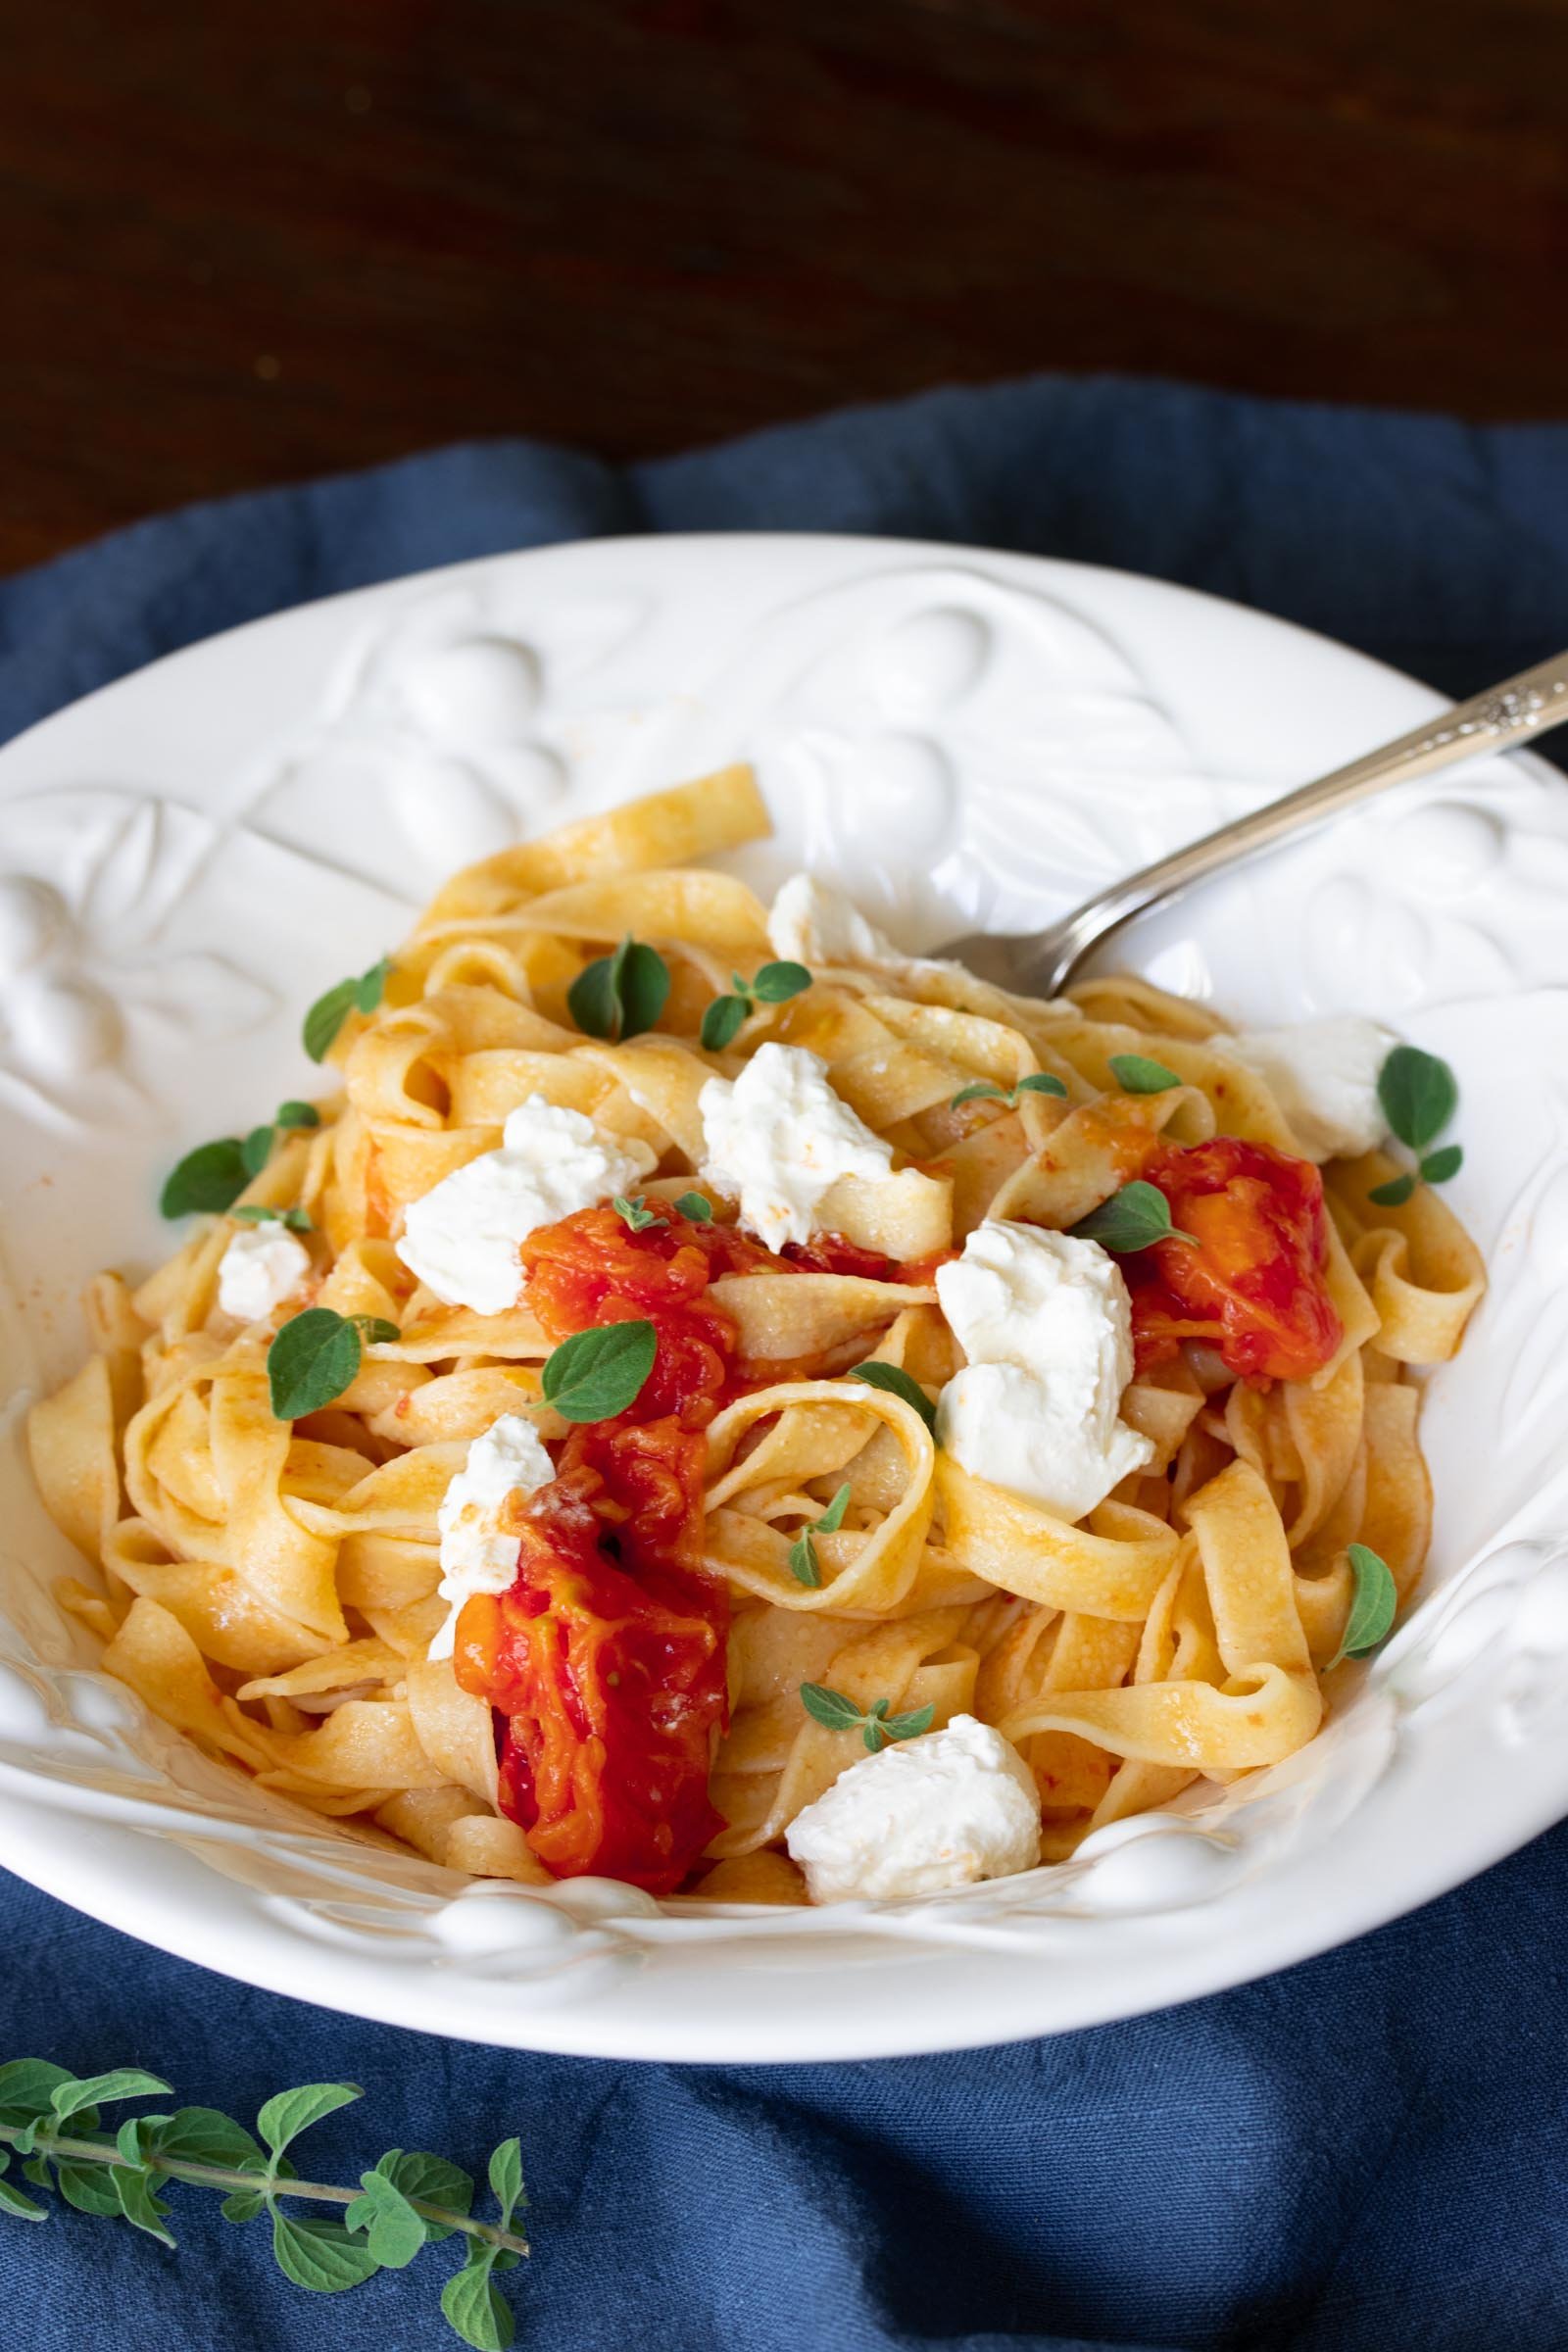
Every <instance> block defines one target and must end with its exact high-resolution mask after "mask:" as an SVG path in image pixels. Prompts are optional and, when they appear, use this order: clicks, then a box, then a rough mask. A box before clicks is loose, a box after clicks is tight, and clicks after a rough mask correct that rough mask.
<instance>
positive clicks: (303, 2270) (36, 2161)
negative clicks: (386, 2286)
mask: <svg viewBox="0 0 1568 2352" xmlns="http://www.w3.org/2000/svg"><path fill="white" fill-rule="evenodd" d="M169 2088H170V2086H169V2084H168V2083H167V2082H163V2081H161V2080H160V2078H159V2077H158V2076H156V2075H149V2074H144V2073H143V2072H142V2071H141V2069H140V2068H139V2067H120V2068H117V2069H115V2070H114V2072H112V2073H110V2074H103V2075H89V2076H86V2077H78V2076H75V2075H72V2074H70V2073H68V2072H67V2070H66V2069H65V2068H64V2067H63V2066H56V2065H54V2064H53V2063H52V2062H51V2061H50V2060H49V2059H46V2058H17V2059H13V2060H12V2061H11V2062H10V2064H9V2065H5V2066H0V2213H8V2214H11V2215H12V2216H13V2217H14V2218H16V2219H17V2220H19V2221H26V2222H44V2221H47V2220H48V2219H49V2218H50V2208H49V2207H48V2206H46V2205H43V2204H40V2203H39V2202H38V2200H37V2198H35V2197H30V2196H28V2195H27V2194H26V2193H25V2191H24V2190H23V2189H21V2188H19V2187H18V2186H17V2185H16V2183H15V2181H14V2180H10V2179H9V2178H7V2177H6V2176H7V2175H8V2173H9V2169H10V2166H11V2163H12V2158H13V2155H20V2156H22V2157H23V2158H24V2159H25V2165H24V2171H25V2178H26V2179H27V2180H28V2181H29V2183H30V2184H31V2185H32V2186H33V2187H34V2188H37V2189H40V2190H42V2191H44V2192H45V2193H48V2192H52V2191H58V2193H59V2194H60V2195H61V2196H62V2197H63V2198H64V2199H65V2200H66V2202H67V2204H68V2205H72V2206H74V2208H75V2209H76V2211H77V2212H78V2213H86V2214H94V2215H98V2216H100V2217H102V2218H104V2219H121V2220H124V2221H127V2222H129V2223H130V2225H131V2227H132V2228H133V2229H140V2230H144V2231H145V2232H146V2234H147V2235H148V2236H150V2237H156V2238H157V2239H158V2241H159V2243H160V2244H161V2245H165V2246H171V2247H172V2246H173V2244H174V2242H175V2241H174V2237H173V2233H172V2231H171V2229H169V2228H168V2217H169V2213H170V2210H171V2209H170V2206H169V2205H168V2203H167V2202H166V2201H165V2199H164V2198H163V2197H162V2196H161V2195H160V2194H159V2193H158V2192H159V2191H160V2190H161V2189H164V2188H168V2187H170V2186H171V2185H172V2184H175V2183H177V2184H179V2185H181V2186H184V2187H189V2188H202V2189H207V2190H210V2191H213V2192H214V2193H216V2194H218V2195H220V2196H221V2197H222V2200H223V2203H222V2206H221V2212H222V2216H223V2219H224V2221H226V2222H233V2223H236V2224H241V2223H245V2222H249V2221H254V2220H255V2219H257V2217H258V2216H260V2215H263V2214H265V2215H267V2216H268V2218H269V2219H270V2223H271V2229H272V2256H273V2259H274V2261H275V2262H276V2264H277V2266H278V2269H279V2270H280V2271H281V2272H282V2273H283V2275H284V2277H285V2278H289V2279H292V2281H293V2283H294V2284H295V2285H296V2286H302V2287H306V2288H308V2289H310V2290H311V2291H312V2292H314V2293H317V2294H328V2295H330V2294H340V2293H342V2292H343V2291H344V2290H346V2289H347V2288H349V2287H353V2286H362V2285H363V2284H364V2283H365V2281H366V2280H367V2279H368V2278H374V2276H375V2274H376V2272H377V2271H381V2270H403V2269H406V2268H407V2266H408V2265H409V2264H410V2263H411V2262H413V2261H414V2260H415V2259H416V2257H417V2255H419V2254H420V2253H422V2252H423V2250H424V2248H425V2247H426V2246H427V2245H435V2244H438V2243H439V2242H440V2241H441V2240H442V2239H443V2238H449V2237H453V2236H457V2235H461V2236H462V2237H463V2239H464V2263H463V2267H462V2269H461V2270H459V2271H458V2272H456V2273H455V2274H454V2276H453V2277H452V2278H449V2279H448V2281H447V2283H446V2285H445V2287H444V2288H443V2290H442V2294H441V2309H442V2312H443V2313H444V2314H445V2317H446V2319H447V2322H448V2325H449V2326H450V2327H452V2328H453V2329H454V2330H455V2332H456V2333H457V2334H458V2335H460V2336H461V2337H462V2339H463V2341H464V2342H465V2343H466V2344H470V2345H472V2346H473V2347H474V2352H505V2347H506V2346H507V2345H508V2344H510V2343H511V2341H512V2337H513V2316H512V2310H511V2306H510V2305H509V2304H508V2303H507V2302H506V2301H505V2299H504V2297H503V2296H502V2294H501V2292H500V2290H499V2289H498V2288H497V2286H496V2285H495V2276H496V2274H497V2273H498V2272H504V2271H508V2270H511V2269H512V2268H513V2267H514V2266H515V2264H516V2263H517V2262H518V2261H519V2260H520V2259H521V2257H522V2256H523V2255H524V2254H526V2253H527V2251H528V2241H527V2239H526V2238H525V2237H524V2236H522V2235H521V2233H520V2232H519V2231H518V2230H516V2229H514V2227H513V2225H514V2222H515V2219H516V2216H517V2214H518V2212H519V2211H520V2210H521V2209H522V2207H523V2206H524V2205H525V2204H526V2202H527V2200H526V2198H525V2196H524V2194H523V2186H522V2158H521V2151H520V2150H519V2148H518V2145H517V2142H516V2140H515V2139H505V2140H503V2141H502V2142H501V2145H500V2146H499V2147H498V2148H496V2149H495V2150H494V2152H493V2154H492V2155H491V2158H490V2164H489V2179H490V2186H491V2190H492V2192H493V2194H494V2196H495V2200H496V2206H497V2212H498V2219H497V2220H495V2221H493V2222H481V2221H475V2220H474V2218H473V2216H472V2214H471V2212H470V2210H469V2208H470V2207H471V2205H472V2203H473V2181H472V2180H471V2178H470V2177H469V2175H468V2174H466V2173H465V2172H463V2171H461V2170H460V2169H459V2167H458V2166H457V2165H455V2164H449V2163H448V2162H447V2160H446V2158H445V2157H442V2156H431V2155H427V2154H425V2153H424V2152H422V2151H420V2150H415V2149H405V2148H389V2149H388V2150H387V2152H386V2154H385V2155H384V2156H382V2157H380V2158H379V2159H378V2161H377V2162H376V2164H375V2165H374V2166H373V2167H372V2168H371V2169H370V2171H368V2172H365V2173H362V2174H361V2175H360V2178H359V2184H358V2186H357V2187H354V2188H347V2187H340V2186H339V2185H338V2184H337V2183H335V2182H331V2181H319V2180H300V2179H299V2177H298V2175H297V2174H296V2172H295V2169H294V2167H293V2165H292V2164H291V2163H290V2162H289V2159H288V2157H287V2155H286V2153H285V2151H286V2150H287V2149H288V2148H289V2147H291V2146H292V2144H293V2143H294V2141H295V2140H296V2139H297V2138H298V2137H299V2135H300V2133H301V2132H302V2131H309V2129H310V2127H311V2126H312V2125H313V2124H316V2123H319V2121H320V2120H321V2118H322V2117H323V2116H327V2115H331V2114H333V2113H334V2112H335V2111H336V2110H337V2109H338V2108H340V2107H346V2106H349V2105H351V2104H352V2103H353V2101H354V2100H356V2099H358V2098H360V2097H362V2096H363V2093H362V2092H361V2091H360V2089H359V2088H358V2086H357V2085H356V2084H354V2083H352V2082H307V2083H305V2084H303V2085H302V2086H301V2087H300V2088H299V2089H297V2090H285V2091H279V2092H278V2094H277V2095H276V2097H275V2098H270V2099H269V2100H268V2101H267V2102H266V2104H265V2105H264V2106H263V2107H262V2109H261V2110H260V2112H259V2113H258V2115H257V2118H256V2129H255V2131H254V2132H253V2131H248V2130H247V2129H246V2127H245V2126H244V2125H243V2124H241V2123H238V2122H236V2120H235V2119H234V2118H233V2117H232V2116H228V2115H224V2114H223V2113H222V2112H221V2110H220V2109H218V2108H216V2107H178V2108H175V2109H174V2110H173V2112H172V2114H159V2113H155V2114H146V2115H136V2116H132V2117H130V2118H129V2120H128V2121H127V2122H125V2123H123V2125H122V2126H121V2127H120V2129H119V2131H116V2132H114V2133H112V2134H111V2133H108V2132H105V2131H100V2129H99V2113H98V2111H99V2109H100V2107H104V2106H108V2105H112V2104H114V2103H116V2102H118V2101H120V2100H122V2099H144V2098H159V2097H163V2096H165V2095H166V2094H167V2093H168V2091H169ZM68 2127H69V2128H68ZM291 2205H306V2206H309V2205H335V2206H340V2207H342V2208H343V2218H342V2220H341V2221H326V2220H322V2219H319V2218H317V2217H315V2216H303V2217H302V2216H299V2215H296V2214H295V2213H292V2212H290V2211H288V2210H286V2207H287V2206H291Z"/></svg>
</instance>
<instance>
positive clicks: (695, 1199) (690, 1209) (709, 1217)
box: [675, 1193, 713, 1225]
mask: <svg viewBox="0 0 1568 2352" xmlns="http://www.w3.org/2000/svg"><path fill="white" fill-rule="evenodd" d="M675 1206H676V1209H677V1210H678V1211H679V1213H680V1215H681V1216H683V1217H685V1218H687V1219H688V1220H689V1221H690V1222H691V1223H692V1224H693V1225H711V1223H712V1222H713V1203H712V1202H711V1201H710V1200H708V1199H707V1198H706V1196H705V1195H704V1194H702V1193H682V1194H681V1196H680V1199H679V1200H678V1201H676V1203H675Z"/></svg>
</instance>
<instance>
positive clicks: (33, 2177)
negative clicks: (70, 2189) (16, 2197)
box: [22, 2156, 55, 2188]
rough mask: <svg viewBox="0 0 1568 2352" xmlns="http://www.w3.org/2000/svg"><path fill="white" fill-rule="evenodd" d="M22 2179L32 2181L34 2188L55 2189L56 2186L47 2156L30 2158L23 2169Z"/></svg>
mask: <svg viewBox="0 0 1568 2352" xmlns="http://www.w3.org/2000/svg"><path fill="white" fill-rule="evenodd" d="M22 2178H23V2179H24V2180H30V2181H31V2182H32V2185H33V2187H34V2188H53V2186H54V2184H55V2178H54V2175H53V2173H51V2171H50V2170H49V2159H48V2157H47V2156H29V2157H28V2158H27V2161H26V2163H25V2165H24V2166H23V2168H22Z"/></svg>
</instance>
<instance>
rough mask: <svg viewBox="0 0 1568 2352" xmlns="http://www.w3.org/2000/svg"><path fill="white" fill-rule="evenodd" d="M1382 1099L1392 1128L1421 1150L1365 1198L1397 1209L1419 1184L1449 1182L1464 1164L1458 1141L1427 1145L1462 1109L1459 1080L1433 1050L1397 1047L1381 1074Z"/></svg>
mask: <svg viewBox="0 0 1568 2352" xmlns="http://www.w3.org/2000/svg"><path fill="white" fill-rule="evenodd" d="M1378 1101H1379V1102H1380V1103H1382V1105H1383V1115H1384V1117H1385V1118H1386V1119H1387V1120H1388V1122H1389V1129H1390V1132H1391V1133H1392V1134H1393V1135H1395V1136H1396V1137H1397V1139H1398V1141H1399V1142H1400V1143H1401V1144H1403V1145H1405V1146H1406V1147H1407V1148H1408V1150H1410V1151H1411V1152H1415V1153H1416V1154H1417V1160H1416V1165H1415V1168H1414V1169H1413V1170H1411V1169H1406V1171H1405V1173H1404V1174H1403V1175H1402V1176H1391V1177H1390V1178H1389V1181H1388V1183H1387V1184H1377V1185H1374V1186H1373V1188H1372V1190H1371V1192H1369V1193H1368V1195H1367V1199H1368V1200H1369V1201H1376V1202H1377V1204H1378V1206H1379V1208H1398V1207H1400V1206H1402V1204H1403V1203H1404V1202H1405V1201H1408V1200H1409V1198H1410V1196H1411V1194H1412V1193H1413V1192H1414V1191H1415V1188H1416V1186H1417V1184H1420V1183H1425V1184H1446V1183H1447V1181H1448V1179H1449V1177H1450V1176H1457V1175H1458V1173H1459V1170H1460V1168H1461V1167H1462V1166H1463V1165H1464V1151H1463V1148H1462V1146H1460V1145H1458V1144H1445V1145H1444V1146H1443V1147H1442V1149H1441V1151H1437V1152H1429V1151H1428V1149H1427V1146H1428V1145H1429V1144H1431V1143H1433V1142H1434V1141H1435V1140H1436V1138H1437V1137H1438V1136H1439V1135H1441V1134H1442V1132H1443V1130H1444V1128H1445V1127H1446V1125H1447V1124H1448V1121H1449V1120H1450V1119H1451V1118H1452V1116H1453V1114H1454V1112H1455V1110H1456V1109H1457V1108H1458V1104H1459V1083H1458V1080H1457V1079H1456V1078H1455V1077H1454V1074H1453V1072H1452V1070H1450V1069H1449V1067H1448V1065H1447V1063H1446V1061H1440V1060H1439V1059H1438V1056H1437V1055H1436V1054H1423V1053H1422V1051H1421V1049H1420V1047H1419V1046H1396V1047H1395V1049H1394V1051H1393V1053H1392V1054H1390V1055H1389V1057H1388V1060H1387V1061H1386V1062H1385V1063H1384V1064H1383V1067H1382V1069H1381V1070H1380V1071H1379V1073H1378Z"/></svg>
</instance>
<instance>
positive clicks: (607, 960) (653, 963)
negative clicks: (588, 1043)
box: [566, 931, 669, 1046]
mask: <svg viewBox="0 0 1568 2352" xmlns="http://www.w3.org/2000/svg"><path fill="white" fill-rule="evenodd" d="M668 998H669V966H668V964H667V963H666V962H665V961H664V958H663V957H662V956H661V955H660V953H659V951H658V949H657V948H650V947H649V946H647V945H646V943H645V942H644V941H642V940H640V939H633V937H632V935H631V933H630V932H629V931H628V932H627V934H626V936H625V938H624V939H623V940H622V941H621V943H620V945H619V947H618V948H616V949H615V951H614V953H613V955H611V956H597V957H596V958H595V960H594V961H593V962H592V963H587V964H584V966H583V968H582V970H581V971H580V972H579V973H578V974H577V977H576V979H575V980H574V981H573V982H572V984H571V986H570V987H569V988H568V989H567V991H566V1009H567V1011H568V1012H569V1013H570V1014H571V1017H572V1019H573V1020H574V1021H575V1022H576V1024H577V1026H578V1028H579V1029H580V1030H581V1031H582V1033H583V1035H584V1036H585V1037H602V1038H604V1039H605V1040H606V1042H607V1043H608V1044H610V1045H613V1046H614V1045H619V1044H620V1042H621V1041H622V1039H624V1038H628V1037H641V1035H642V1033H643V1031H644V1030H645V1029H652V1027H653V1026H654V1023H655V1022H656V1021H657V1020H658V1018H659V1016H660V1014H661V1013H662V1011H663V1009H664V1005H665V1004H666V1002H667V1001H668Z"/></svg>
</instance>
